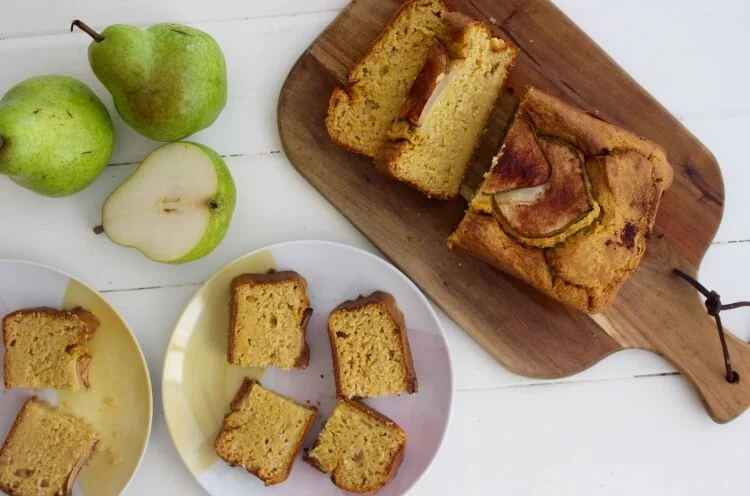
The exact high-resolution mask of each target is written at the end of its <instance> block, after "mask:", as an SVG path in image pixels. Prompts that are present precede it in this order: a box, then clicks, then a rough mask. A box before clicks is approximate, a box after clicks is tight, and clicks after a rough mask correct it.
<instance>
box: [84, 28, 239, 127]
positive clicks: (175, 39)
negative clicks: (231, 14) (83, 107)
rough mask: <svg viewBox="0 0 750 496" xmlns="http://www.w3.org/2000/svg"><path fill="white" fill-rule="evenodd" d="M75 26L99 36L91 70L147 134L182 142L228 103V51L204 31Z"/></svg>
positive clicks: (129, 119) (91, 50)
mask: <svg viewBox="0 0 750 496" xmlns="http://www.w3.org/2000/svg"><path fill="white" fill-rule="evenodd" d="M73 25H75V26H78V27H79V28H81V29H82V30H84V31H86V32H87V33H88V34H89V35H90V36H92V38H94V41H93V42H92V43H91V45H90V46H89V63H90V64H91V69H92V70H93V71H94V74H96V77H97V78H99V81H101V82H102V84H104V86H106V87H107V89H108V90H109V92H110V93H112V98H113V100H114V104H115V108H116V109H117V112H118V113H119V114H120V116H121V117H122V119H123V120H124V121H125V122H127V123H128V125H130V126H131V127H132V128H133V129H135V130H136V131H138V132H139V133H141V134H142V135H144V136H146V137H148V138H151V139H154V140H157V141H179V140H181V139H183V138H186V137H188V136H190V135H192V134H194V133H196V132H198V131H200V130H201V129H204V128H206V127H208V126H210V125H211V124H213V122H214V121H215V120H216V118H217V117H219V114H220V113H221V111H222V109H223V108H224V106H225V105H226V102H227V70H226V64H225V62H224V55H223V53H222V51H221V48H220V47H219V45H218V44H217V43H216V41H215V40H214V39H213V38H212V37H211V36H209V35H208V34H206V33H204V32H203V31H200V30H198V29H195V28H191V27H188V26H183V25H181V24H156V25H154V26H151V27H150V28H148V29H145V30H144V29H140V28H138V27H135V26H129V25H126V24H115V25H113V26H110V27H108V28H106V29H105V30H104V31H103V32H102V33H101V34H100V33H97V32H95V31H94V30H92V29H91V28H89V27H88V26H86V25H85V24H84V23H82V22H80V21H74V23H73Z"/></svg>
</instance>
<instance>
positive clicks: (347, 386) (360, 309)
mask: <svg viewBox="0 0 750 496" xmlns="http://www.w3.org/2000/svg"><path fill="white" fill-rule="evenodd" d="M328 338H329V339H330V341H331V351H332V353H333V370H334V376H335V378H336V391H337V393H338V395H339V396H341V397H344V398H368V397H373V396H384V395H388V394H401V393H416V392H417V389H418V382H417V375H416V372H415V371H414V363H413V362H412V357H411V348H410V347H409V337H408V336H407V331H406V324H405V323H404V314H403V313H401V310H400V309H399V308H398V305H397V304H396V299H395V298H393V296H391V295H390V294H388V293H384V292H382V291H376V292H374V293H373V294H371V295H370V296H367V297H362V296H360V297H359V298H357V299H355V300H349V301H345V302H344V303H342V304H341V305H339V306H338V307H336V308H334V309H333V311H332V312H331V314H330V315H329V317H328Z"/></svg>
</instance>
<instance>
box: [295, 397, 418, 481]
mask: <svg viewBox="0 0 750 496" xmlns="http://www.w3.org/2000/svg"><path fill="white" fill-rule="evenodd" d="M405 450H406V432H404V430H403V429H401V427H399V426H398V425H397V424H396V423H395V422H394V421H393V420H391V419H389V418H388V417H386V416H385V415H383V414H381V413H379V412H377V411H375V410H373V409H372V408H369V407H368V406H366V405H364V404H363V403H360V402H358V401H352V400H347V399H339V400H338V404H337V405H336V409H335V410H334V411H333V413H332V414H331V416H330V417H329V418H328V420H326V423H325V425H324V426H323V429H322V430H321V431H320V434H318V438H317V440H316V441H315V445H314V446H313V447H312V449H310V451H309V453H308V454H307V456H306V457H305V461H307V462H308V463H309V464H310V465H312V466H313V467H315V468H317V469H318V470H320V471H321V472H324V473H327V474H331V481H332V482H333V483H334V484H335V485H336V486H338V487H340V488H341V489H343V490H344V491H349V492H353V493H374V492H376V491H379V490H380V489H382V488H383V487H385V486H386V485H387V484H388V483H389V482H390V481H391V480H393V478H394V477H395V476H396V474H397V472H398V469H399V467H400V466H401V462H402V461H403V459H404V451H405Z"/></svg>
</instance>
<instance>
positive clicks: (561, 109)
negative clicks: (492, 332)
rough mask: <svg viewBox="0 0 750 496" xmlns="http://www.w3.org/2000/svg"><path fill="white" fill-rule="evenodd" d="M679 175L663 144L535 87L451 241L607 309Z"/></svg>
mask: <svg viewBox="0 0 750 496" xmlns="http://www.w3.org/2000/svg"><path fill="white" fill-rule="evenodd" d="M672 174H673V172H672V167H671V166H670V165H669V163H668V162H667V158H666V155H665V153H664V151H663V150H662V148H661V147H659V146H658V145H656V144H654V143H652V142H650V141H648V140H646V139H643V138H640V137H638V136H636V135H634V134H631V133H629V132H627V131H624V130H622V129H619V128H617V127H615V126H613V125H611V124H609V123H607V122H605V121H603V120H601V119H599V118H597V117H594V116H593V115H592V114H589V113H587V112H584V111H582V110H579V109H577V108H575V107H572V106H570V105H567V104H565V103H563V102H562V101H560V100H558V99H556V98H553V97H552V96H550V95H548V94H546V93H544V92H542V91H540V90H538V89H533V88H532V89H529V90H528V91H527V93H526V95H525V96H524V98H523V99H522V100H521V104H520V107H519V109H518V112H517V114H516V117H515V120H514V121H513V124H512V125H511V127H510V129H509V130H508V134H507V136H506V138H505V143H504V144H503V148H502V149H501V150H500V153H499V154H498V156H497V157H495V159H494V161H493V166H492V168H491V169H490V171H489V172H488V173H487V175H486V176H485V180H484V183H483V184H482V186H481V188H480V189H479V191H478V192H477V194H476V195H475V197H474V199H473V200H472V201H471V204H470V206H469V210H468V211H467V212H466V215H465V217H464V219H463V220H462V221H461V224H460V225H459V226H458V229H457V230H456V232H455V233H453V235H452V236H451V237H450V239H449V242H448V244H449V246H452V245H457V246H461V247H463V248H465V249H466V250H468V251H469V252H471V253H473V254H474V255H476V256H478V257H480V258H482V259H484V260H485V261H487V262H489V263H490V264H491V265H494V266H495V267H497V268H499V269H501V270H503V271H505V272H507V273H509V274H511V275H513V276H515V277H518V278H519V279H522V280H524V281H526V282H527V283H528V284H530V285H531V286H534V287H535V288H537V289H538V290H540V291H541V292H543V293H545V294H547V295H549V296H551V297H553V298H555V299H557V300H559V301H561V302H563V303H566V304H568V305H570V306H572V307H574V308H576V309H578V310H581V311H583V312H587V313H595V312H599V311H601V310H603V309H605V308H606V307H607V306H608V305H610V304H611V303H612V302H613V301H614V299H615V297H616V295H617V292H618V290H619V289H620V287H621V286H622V284H623V283H624V282H625V281H626V280H627V279H628V278H629V277H630V275H631V274H632V273H633V272H634V271H635V270H636V268H637V267H638V264H639V263H640V261H641V259H642V258H643V255H644V253H645V252H646V241H647V240H648V237H649V235H650V233H651V229H652V228H653V225H654V219H655V218H656V211H657V209H658V208H659V201H660V200H661V196H662V193H663V192H664V190H666V189H667V188H669V186H670V185H671V183H672Z"/></svg>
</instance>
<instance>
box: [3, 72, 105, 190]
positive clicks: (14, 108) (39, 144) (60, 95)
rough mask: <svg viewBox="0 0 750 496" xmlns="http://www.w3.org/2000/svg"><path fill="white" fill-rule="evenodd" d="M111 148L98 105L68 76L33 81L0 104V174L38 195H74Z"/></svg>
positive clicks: (100, 166) (95, 173)
mask: <svg viewBox="0 0 750 496" xmlns="http://www.w3.org/2000/svg"><path fill="white" fill-rule="evenodd" d="M114 144H115V131H114V128H113V126H112V119H111V118H110V116H109V113H108V112H107V109H106V108H105V107H104V105H103V104H102V102H101V100H99V98H98V97H97V96H96V95H95V94H94V92H93V91H91V90H90V89H89V87H88V86H86V85H85V84H83V83H82V82H80V81H78V80H77V79H74V78H72V77H68V76H56V75H52V76H39V77H35V78H31V79H27V80H26V81H23V82H22V83H19V84H17V85H16V86H14V87H13V88H11V89H10V90H9V91H8V92H7V93H6V94H5V96H4V97H3V99H2V100H0V174H5V175H7V176H9V177H10V179H11V180H13V181H14V182H16V183H17V184H19V185H21V186H23V187H25V188H28V189H30V190H32V191H35V192H37V193H39V194H42V195H45V196H52V197H60V196H68V195H72V194H74V193H78V192H79V191H81V190H82V189H84V188H85V187H86V186H88V185H89V184H91V182H93V181H94V179H96V177H97V176H98V175H99V174H100V173H101V171H102V169H104V167H105V166H106V165H107V162H109V157H110V156H111V155H112V148H113V147H114Z"/></svg>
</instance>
